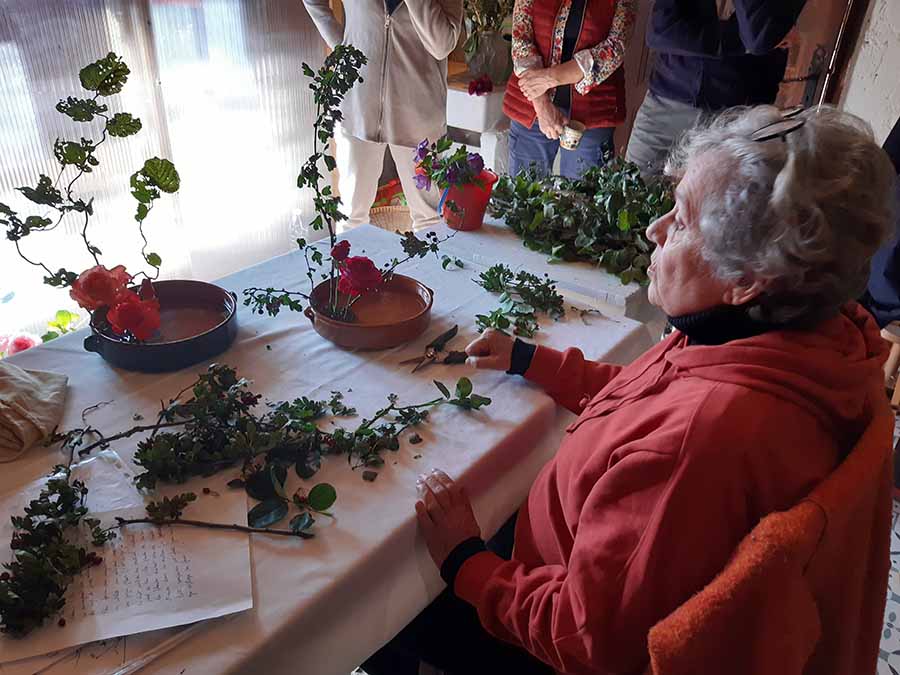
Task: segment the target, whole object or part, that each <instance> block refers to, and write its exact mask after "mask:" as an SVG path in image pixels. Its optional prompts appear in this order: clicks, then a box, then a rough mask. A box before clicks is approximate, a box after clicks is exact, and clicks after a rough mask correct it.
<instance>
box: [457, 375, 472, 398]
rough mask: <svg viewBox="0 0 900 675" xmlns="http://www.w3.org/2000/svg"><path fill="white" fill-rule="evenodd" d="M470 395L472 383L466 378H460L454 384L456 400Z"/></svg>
mask: <svg viewBox="0 0 900 675" xmlns="http://www.w3.org/2000/svg"><path fill="white" fill-rule="evenodd" d="M471 393H472V381H471V380H470V379H469V378H468V377H461V378H459V381H458V382H457V383H456V396H457V398H468V397H469V394H471Z"/></svg>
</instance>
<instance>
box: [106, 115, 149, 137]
mask: <svg viewBox="0 0 900 675" xmlns="http://www.w3.org/2000/svg"><path fill="white" fill-rule="evenodd" d="M142 126H143V125H142V124H141V120H140V119H138V118H137V117H132V115H131V114H130V113H116V114H115V115H113V116H112V119H110V120H109V121H108V122H107V123H106V131H107V132H108V133H109V135H110V136H116V137H118V138H125V137H126V136H133V135H134V134H136V133H137V132H139V131H140V130H141V127H142Z"/></svg>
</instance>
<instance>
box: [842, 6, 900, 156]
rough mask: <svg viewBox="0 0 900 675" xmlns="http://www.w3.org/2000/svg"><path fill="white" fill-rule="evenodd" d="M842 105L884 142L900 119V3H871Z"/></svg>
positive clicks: (852, 62)
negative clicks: (864, 122) (865, 121)
mask: <svg viewBox="0 0 900 675" xmlns="http://www.w3.org/2000/svg"><path fill="white" fill-rule="evenodd" d="M846 81H847V86H846V89H845V90H844V95H843V99H842V101H841V104H842V105H843V107H844V109H845V110H847V111H849V112H852V113H854V114H856V115H859V116H860V117H862V118H863V119H865V120H867V121H868V122H869V123H870V124H871V125H872V128H873V129H874V130H875V136H876V138H877V140H878V142H879V143H881V142H883V141H884V139H885V138H887V135H888V134H889V133H890V131H891V129H892V128H893V126H894V123H895V122H896V121H897V118H900V0H872V5H871V7H870V8H869V13H868V16H867V17H866V22H865V24H864V26H863V34H862V36H861V39H860V44H859V45H858V47H857V51H856V54H855V55H854V57H853V60H852V61H851V62H850V70H849V73H848V77H847V80H846Z"/></svg>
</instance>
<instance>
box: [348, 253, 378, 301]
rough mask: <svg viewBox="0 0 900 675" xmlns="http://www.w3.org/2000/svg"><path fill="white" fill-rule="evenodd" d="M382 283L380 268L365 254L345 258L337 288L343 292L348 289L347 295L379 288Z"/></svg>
mask: <svg viewBox="0 0 900 675" xmlns="http://www.w3.org/2000/svg"><path fill="white" fill-rule="evenodd" d="M383 283H384V279H382V278H381V270H380V269H378V268H377V267H376V266H375V263H373V262H372V261H371V260H370V259H369V258H366V257H365V256H355V257H353V258H347V259H346V260H345V261H344V264H343V265H341V280H340V282H339V284H338V290H341V291H343V292H344V293H347V292H348V290H349V295H360V294H361V293H365V292H366V291H372V290H375V289H376V288H379V287H380V286H381V285H382V284H383ZM342 287H343V288H342Z"/></svg>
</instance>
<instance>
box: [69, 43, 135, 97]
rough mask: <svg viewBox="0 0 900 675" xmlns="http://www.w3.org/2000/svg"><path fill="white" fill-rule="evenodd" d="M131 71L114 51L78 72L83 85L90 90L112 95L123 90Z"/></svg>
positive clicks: (102, 94)
mask: <svg viewBox="0 0 900 675" xmlns="http://www.w3.org/2000/svg"><path fill="white" fill-rule="evenodd" d="M130 73H131V71H130V70H129V69H128V66H127V65H125V63H124V62H123V61H122V59H121V58H119V57H118V56H117V55H116V54H114V53H113V52H110V53H109V54H107V55H106V56H105V57H103V58H102V59H100V60H98V61H95V62H94V63H92V64H90V65H87V66H85V67H84V68H82V69H81V72H80V73H78V79H80V80H81V86H82V87H84V88H85V89H87V90H88V91H96V92H97V93H98V94H100V95H101V96H111V95H112V94H118V93H119V92H120V91H122V87H124V86H125V83H126V82H127V81H128V75H129V74H130Z"/></svg>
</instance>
